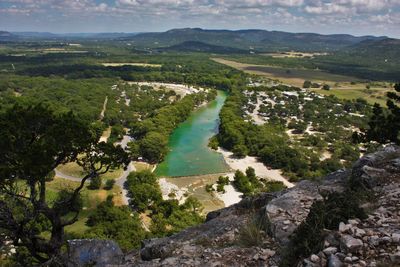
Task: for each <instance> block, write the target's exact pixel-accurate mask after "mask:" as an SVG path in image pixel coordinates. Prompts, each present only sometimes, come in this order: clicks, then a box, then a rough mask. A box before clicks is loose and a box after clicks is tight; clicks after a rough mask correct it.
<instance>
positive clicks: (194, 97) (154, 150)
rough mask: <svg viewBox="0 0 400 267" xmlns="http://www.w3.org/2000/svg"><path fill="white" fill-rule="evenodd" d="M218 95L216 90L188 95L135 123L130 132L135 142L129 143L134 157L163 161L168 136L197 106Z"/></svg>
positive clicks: (154, 161) (155, 161) (156, 161)
mask: <svg viewBox="0 0 400 267" xmlns="http://www.w3.org/2000/svg"><path fill="white" fill-rule="evenodd" d="M216 95H217V91H216V90H210V91H209V92H200V93H196V94H191V95H187V96H185V97H184V98H183V99H182V100H180V101H178V102H175V103H174V104H171V105H168V106H165V107H163V108H161V109H159V110H158V111H157V112H155V114H154V115H153V116H151V117H149V118H147V119H145V120H143V121H137V122H136V123H133V125H132V126H131V128H130V134H131V136H132V137H133V138H134V139H135V142H131V143H130V144H129V146H130V151H131V154H132V157H133V158H138V157H142V158H143V159H145V160H146V161H148V162H150V163H158V162H161V161H162V160H163V158H164V156H165V155H166V153H167V152H168V147H167V145H168V138H169V136H170V134H171V133H172V131H173V130H174V129H175V128H176V127H177V126H178V124H179V123H181V122H183V121H185V120H186V119H187V118H188V117H189V116H190V113H191V112H192V111H193V109H194V108H195V107H197V106H199V105H200V104H202V103H204V102H205V101H207V102H209V101H211V100H213V99H214V98H215V97H216Z"/></svg>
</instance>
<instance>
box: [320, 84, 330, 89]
mask: <svg viewBox="0 0 400 267" xmlns="http://www.w3.org/2000/svg"><path fill="white" fill-rule="evenodd" d="M330 89H331V87H330V86H329V85H328V84H324V85H323V86H322V90H327V91H328V90H330Z"/></svg>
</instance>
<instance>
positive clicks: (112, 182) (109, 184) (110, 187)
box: [105, 179, 115, 190]
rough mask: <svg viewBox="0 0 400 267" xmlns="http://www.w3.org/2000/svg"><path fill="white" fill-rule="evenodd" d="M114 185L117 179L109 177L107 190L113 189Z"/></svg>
mask: <svg viewBox="0 0 400 267" xmlns="http://www.w3.org/2000/svg"><path fill="white" fill-rule="evenodd" d="M114 185H115V180H114V179H109V180H107V181H106V186H105V189H106V190H111V189H113V187H114Z"/></svg>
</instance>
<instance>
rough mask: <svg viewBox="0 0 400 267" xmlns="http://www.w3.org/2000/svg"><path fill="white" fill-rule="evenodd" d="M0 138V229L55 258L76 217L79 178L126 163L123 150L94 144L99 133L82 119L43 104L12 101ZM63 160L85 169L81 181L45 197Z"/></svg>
mask: <svg viewBox="0 0 400 267" xmlns="http://www.w3.org/2000/svg"><path fill="white" fill-rule="evenodd" d="M0 137H1V138H0V150H1V151H2V153H1V154H0V177H1V179H0V184H1V195H2V197H1V198H0V212H1V214H2V218H1V219H0V230H1V232H2V233H4V234H6V235H7V236H9V237H10V238H11V239H13V240H16V242H14V245H16V246H17V247H25V248H26V249H28V251H29V254H30V255H31V256H32V257H34V258H35V259H36V260H37V261H39V262H41V263H43V262H46V261H48V260H54V259H57V258H58V257H59V256H60V253H61V247H62V246H63V245H64V242H65V236H64V227H65V226H67V225H71V224H73V223H74V222H75V221H76V218H77V217H78V215H79V211H80V208H81V201H80V197H79V193H80V191H81V190H82V188H83V186H84V182H85V181H86V180H87V179H90V178H93V177H95V176H98V175H100V174H103V173H105V172H106V171H107V170H109V169H116V168H119V167H121V166H122V165H125V164H127V163H128V162H129V159H128V157H127V154H126V153H125V152H124V151H123V150H122V149H121V148H118V147H117V148H116V147H114V146H112V145H108V144H105V143H98V138H99V135H98V131H97V129H96V128H93V127H91V125H90V123H88V122H87V121H83V120H80V119H78V118H77V117H76V116H75V115H73V114H72V113H71V112H69V113H62V114H55V113H54V112H53V111H52V110H51V109H50V108H48V107H46V106H44V105H33V106H22V105H15V106H14V107H13V108H11V109H9V110H6V111H5V112H3V113H1V112H0ZM78 155H79V158H78ZM68 162H78V164H79V165H80V166H81V167H83V169H84V170H85V171H86V175H85V177H84V178H83V180H82V183H81V184H80V186H78V187H77V188H75V189H74V190H73V191H72V192H67V191H61V192H60V193H59V194H58V196H57V198H56V199H55V201H48V199H47V193H48V192H47V190H46V186H47V183H46V177H47V176H49V174H50V175H51V172H52V171H53V170H54V169H55V168H56V167H58V166H59V165H60V164H63V163H68ZM16 177H18V179H16ZM64 215H65V216H64ZM67 215H68V216H67ZM42 235H48V236H49V238H47V239H43V238H42ZM39 239H40V240H41V241H40V244H39V243H38V242H37V240H39Z"/></svg>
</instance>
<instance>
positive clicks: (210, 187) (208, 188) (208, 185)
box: [206, 184, 215, 193]
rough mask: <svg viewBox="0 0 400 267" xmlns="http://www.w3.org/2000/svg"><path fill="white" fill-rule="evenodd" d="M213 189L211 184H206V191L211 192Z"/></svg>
mask: <svg viewBox="0 0 400 267" xmlns="http://www.w3.org/2000/svg"><path fill="white" fill-rule="evenodd" d="M213 191H215V190H214V188H213V185H212V184H206V192H208V193H211V192H213Z"/></svg>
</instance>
